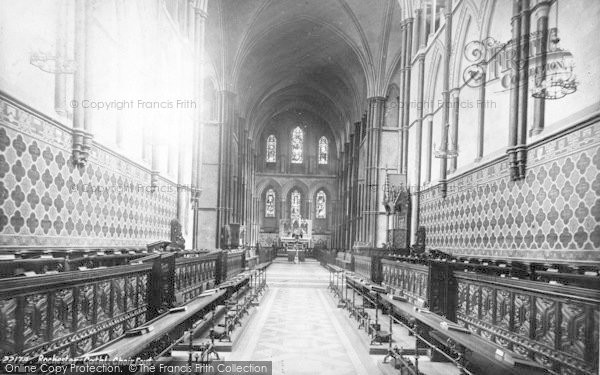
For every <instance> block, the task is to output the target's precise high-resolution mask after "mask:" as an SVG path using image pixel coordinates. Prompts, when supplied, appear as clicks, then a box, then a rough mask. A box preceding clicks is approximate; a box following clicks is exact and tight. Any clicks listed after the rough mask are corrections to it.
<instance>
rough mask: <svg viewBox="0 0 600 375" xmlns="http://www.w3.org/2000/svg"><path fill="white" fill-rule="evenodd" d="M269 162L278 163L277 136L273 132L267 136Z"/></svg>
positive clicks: (267, 157)
mask: <svg viewBox="0 0 600 375" xmlns="http://www.w3.org/2000/svg"><path fill="white" fill-rule="evenodd" d="M266 159H267V163H276V162H277V138H275V136H274V135H273V134H271V135H270V136H269V137H268V138H267V156H266Z"/></svg>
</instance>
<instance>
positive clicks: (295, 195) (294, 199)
mask: <svg viewBox="0 0 600 375" xmlns="http://www.w3.org/2000/svg"><path fill="white" fill-rule="evenodd" d="M290 198H291V199H290V218H291V219H292V220H293V219H296V218H298V219H299V218H300V217H301V216H300V207H301V206H300V205H301V203H302V196H301V195H300V192H299V191H298V190H294V191H292V194H291V195H290Z"/></svg>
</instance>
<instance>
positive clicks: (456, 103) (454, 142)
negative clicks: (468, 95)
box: [449, 91, 460, 173]
mask: <svg viewBox="0 0 600 375" xmlns="http://www.w3.org/2000/svg"><path fill="white" fill-rule="evenodd" d="M458 95H459V94H458V91H457V92H456V94H455V95H454V100H453V101H452V103H453V104H452V125H451V126H452V131H451V132H450V133H451V135H452V137H451V139H450V145H451V147H450V148H451V149H452V150H454V151H455V150H457V149H458V115H459V109H460V98H459V96H458ZM457 159H458V155H456V156H454V157H452V158H451V159H450V171H449V172H450V173H454V172H456V167H457V162H458V160H457Z"/></svg>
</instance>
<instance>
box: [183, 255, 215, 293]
mask: <svg viewBox="0 0 600 375" xmlns="http://www.w3.org/2000/svg"><path fill="white" fill-rule="evenodd" d="M215 271H216V259H215V258H212V259H204V258H202V259H200V258H189V259H181V260H180V261H177V262H176V264H175V293H179V294H181V300H182V301H183V302H187V301H189V300H190V299H192V298H195V297H197V296H198V295H200V294H201V293H202V292H203V291H204V290H206V289H209V288H212V287H213V285H214V283H215Z"/></svg>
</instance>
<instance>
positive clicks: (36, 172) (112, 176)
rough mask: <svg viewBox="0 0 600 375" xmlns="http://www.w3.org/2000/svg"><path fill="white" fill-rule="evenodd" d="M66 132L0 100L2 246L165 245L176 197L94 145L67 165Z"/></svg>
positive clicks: (173, 190)
mask: <svg viewBox="0 0 600 375" xmlns="http://www.w3.org/2000/svg"><path fill="white" fill-rule="evenodd" d="M70 155H71V134H70V131H69V129H66V128H63V127H61V126H60V125H58V124H54V123H52V122H50V121H47V120H45V119H44V118H43V117H41V116H38V115H36V113H34V112H33V111H31V110H29V109H26V108H23V107H19V106H18V105H17V104H14V103H12V102H10V101H8V100H4V99H3V98H1V97H0V233H2V234H1V235H0V246H15V245H25V246H29V245H30V246H35V245H47V246H90V245H94V246H135V245H145V244H146V243H149V242H153V241H156V240H165V239H169V234H170V229H169V221H170V220H171V219H173V218H174V217H175V216H176V207H177V205H176V201H177V191H176V186H175V185H172V184H171V183H170V182H168V181H166V180H163V179H159V183H158V184H159V186H158V188H157V190H156V191H155V192H151V191H150V186H149V185H150V173H149V172H148V171H147V170H145V169H143V168H141V167H139V166H137V165H135V164H133V163H130V162H128V161H126V160H124V159H121V158H118V157H116V156H115V155H113V154H111V153H109V152H107V151H105V150H103V149H101V148H97V147H93V149H92V156H91V162H90V163H88V165H87V166H86V167H84V168H75V167H74V166H73V164H72V163H71V161H70Z"/></svg>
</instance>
